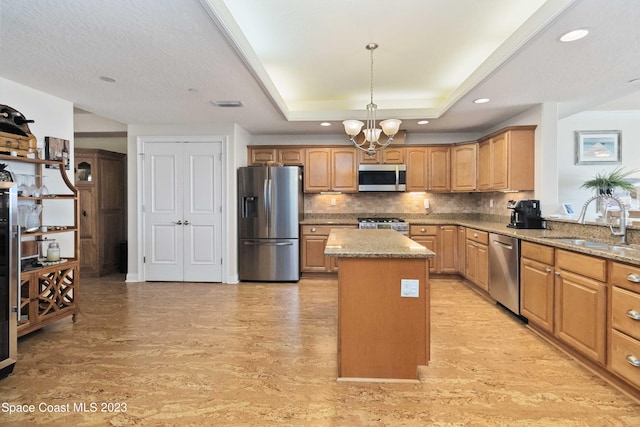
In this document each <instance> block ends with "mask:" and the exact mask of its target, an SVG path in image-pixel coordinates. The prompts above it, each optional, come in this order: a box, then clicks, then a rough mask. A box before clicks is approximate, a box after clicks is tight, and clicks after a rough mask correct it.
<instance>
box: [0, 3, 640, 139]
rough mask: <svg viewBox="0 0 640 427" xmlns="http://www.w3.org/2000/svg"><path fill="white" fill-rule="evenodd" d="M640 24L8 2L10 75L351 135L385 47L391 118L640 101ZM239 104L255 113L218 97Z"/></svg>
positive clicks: (117, 97) (604, 19)
mask: <svg viewBox="0 0 640 427" xmlns="http://www.w3.org/2000/svg"><path fill="white" fill-rule="evenodd" d="M638 22H640V4H639V3H638V2H637V0H609V1H607V2H604V1H602V0H575V1H573V0H548V1H544V0H482V1H478V0H447V1H444V0H397V1H394V2H392V1H389V0H350V1H344V0H136V1H130V0H112V1H109V2H105V1H99V0H85V1H72V0H30V1H6V0H5V1H3V2H2V3H1V4H0V58H1V61H2V63H1V66H0V76H1V77H4V78H7V79H9V80H12V81H15V82H18V83H21V84H24V85H27V86H29V87H32V88H35V89H38V90H41V91H43V92H47V93H50V94H52V95H55V96H58V97H61V98H64V99H67V100H70V101H72V102H73V103H74V105H75V106H76V107H78V108H81V109H83V110H86V111H89V112H92V113H95V114H98V115H100V116H104V117H106V118H109V119H111V120H116V121H119V122H122V123H128V124H202V123H230V122H234V123H237V124H239V125H240V126H242V127H243V128H245V129H247V130H248V131H249V132H251V133H253V134H296V133H309V134H319V133H342V132H343V130H342V126H341V123H340V122H341V121H342V120H344V119H347V118H359V117H360V118H361V117H363V114H364V107H365V105H366V104H367V103H368V102H369V84H370V81H369V80H370V70H369V65H370V64H369V60H370V59H369V52H368V51H367V50H365V48H364V46H365V45H366V44H367V43H370V42H375V43H378V44H379V45H380V48H378V49H377V50H376V51H375V53H374V101H375V102H376V104H378V106H379V114H378V117H379V118H388V117H396V118H400V119H402V120H403V124H402V126H401V128H403V129H406V130H408V131H411V132H452V131H455V132H482V131H484V130H486V129H488V128H490V127H492V126H494V125H496V124H498V123H500V122H502V121H504V120H506V119H508V118H510V117H512V116H514V115H516V114H518V113H520V112H522V111H524V110H526V109H528V108H531V106H533V105H535V104H539V103H542V102H556V103H558V110H559V114H560V116H561V117H565V116H567V115H571V114H573V113H576V112H579V111H583V110H586V109H594V108H600V107H599V106H600V105H601V104H605V105H604V107H602V108H605V109H609V110H611V109H617V108H620V107H619V106H620V105H622V106H623V108H625V109H638V106H640V102H637V101H638V93H640V83H629V81H630V80H632V79H634V78H638V77H640V55H638V54H637V52H638V51H640V25H638V24H637V23H638ZM581 27H587V28H589V29H590V31H591V32H590V35H589V36H588V37H587V38H585V39H582V40H580V41H577V42H574V43H569V44H566V43H560V42H558V40H557V39H558V37H559V36H560V35H561V34H563V33H564V32H566V31H568V30H571V29H574V28H581ZM243 29H244V30H243ZM100 76H108V77H111V78H113V79H115V80H116V82H115V83H107V82H104V81H102V80H100V79H99V77H100ZM634 95H635V96H634ZM480 97H487V98H491V102H489V103H488V104H482V105H477V104H474V103H473V102H472V100H473V99H476V98H480ZM619 98H621V101H620V103H614V102H613V101H614V100H616V99H619ZM227 100H238V101H241V102H242V104H243V107H240V108H220V107H216V106H214V105H212V104H211V103H210V101H227ZM0 103H1V94H0ZM16 107H17V106H16ZM22 112H23V113H25V114H26V115H27V116H28V111H22ZM425 118H426V119H429V120H430V123H429V124H428V125H423V126H420V125H418V124H417V121H418V119H425ZM321 121H330V122H331V123H332V126H331V127H329V128H321V127H320V126H319V123H320V122H321Z"/></svg>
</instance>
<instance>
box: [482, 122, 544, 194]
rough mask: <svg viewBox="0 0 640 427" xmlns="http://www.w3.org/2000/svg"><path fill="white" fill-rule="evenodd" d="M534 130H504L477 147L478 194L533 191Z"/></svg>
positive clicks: (519, 127) (529, 127)
mask: <svg viewBox="0 0 640 427" xmlns="http://www.w3.org/2000/svg"><path fill="white" fill-rule="evenodd" d="M534 130H535V126H517V127H512V128H507V129H505V130H502V131H499V132H496V133H494V134H492V135H489V136H487V137H486V138H484V139H483V140H481V141H480V143H479V145H478V190H480V191H495V190H498V191H503V190H533V189H534V166H535V163H534V161H535V159H534V151H535V142H534Z"/></svg>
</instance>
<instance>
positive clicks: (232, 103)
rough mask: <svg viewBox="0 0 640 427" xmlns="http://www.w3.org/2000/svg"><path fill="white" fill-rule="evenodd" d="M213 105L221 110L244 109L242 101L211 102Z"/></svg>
mask: <svg viewBox="0 0 640 427" xmlns="http://www.w3.org/2000/svg"><path fill="white" fill-rule="evenodd" d="M211 103H212V104H213V105H215V106H216V107H221V108H234V107H242V102H240V101H211Z"/></svg>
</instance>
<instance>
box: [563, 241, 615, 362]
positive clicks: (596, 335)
mask: <svg viewBox="0 0 640 427" xmlns="http://www.w3.org/2000/svg"><path fill="white" fill-rule="evenodd" d="M555 274H556V279H555V335H556V336H557V337H558V338H559V339H560V340H562V341H564V342H565V343H567V344H569V345H570V346H571V347H573V348H574V349H576V350H578V351H580V352H581V353H582V354H584V355H585V356H587V357H589V358H590V359H592V360H594V361H596V362H598V363H599V364H602V365H604V364H605V361H606V342H605V339H606V325H607V323H606V316H607V307H606V292H607V291H606V289H607V288H606V284H605V283H604V282H606V277H607V271H606V261H605V260H603V259H600V258H595V257H592V256H588V255H583V254H579V253H575V252H569V251H565V250H561V249H558V250H556V271H555Z"/></svg>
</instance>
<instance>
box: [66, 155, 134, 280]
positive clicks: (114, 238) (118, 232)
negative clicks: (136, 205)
mask: <svg viewBox="0 0 640 427" xmlns="http://www.w3.org/2000/svg"><path fill="white" fill-rule="evenodd" d="M74 154H75V167H76V185H77V188H78V192H79V197H80V249H81V251H82V255H83V256H82V259H81V261H80V269H81V271H82V274H84V275H87V276H103V275H105V274H109V273H115V272H117V271H119V267H120V242H122V241H124V240H125V239H126V209H125V201H126V166H125V162H126V156H125V155H124V154H122V153H114V152H111V151H105V150H95V149H81V148H77V149H76V150H75V151H74Z"/></svg>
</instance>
